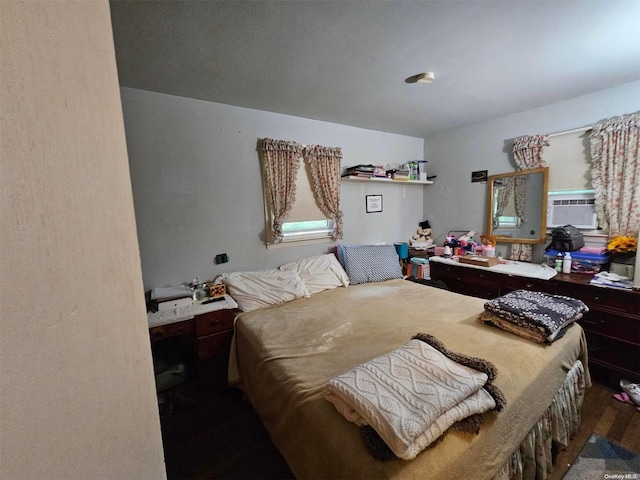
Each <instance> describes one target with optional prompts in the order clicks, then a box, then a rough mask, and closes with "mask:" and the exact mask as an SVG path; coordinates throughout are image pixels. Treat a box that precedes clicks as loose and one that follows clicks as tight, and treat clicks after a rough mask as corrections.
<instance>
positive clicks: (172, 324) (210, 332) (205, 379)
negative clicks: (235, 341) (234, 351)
mask: <svg viewBox="0 0 640 480" xmlns="http://www.w3.org/2000/svg"><path fill="white" fill-rule="evenodd" d="M237 313H238V304H237V303H236V302H235V301H234V300H233V299H232V298H231V297H230V296H228V295H226V296H225V299H224V300H222V301H220V302H214V303H210V304H206V305H202V304H198V303H194V304H192V305H189V306H186V307H179V308H176V309H174V310H171V311H165V312H153V313H148V314H147V321H148V324H149V337H150V339H151V348H152V351H153V353H154V355H156V354H157V353H158V352H160V351H161V350H165V351H166V350H167V348H166V346H165V345H166V344H168V347H169V349H170V350H173V351H174V352H175V353H180V354H181V355H182V357H183V358H184V361H185V363H186V364H187V368H188V369H189V370H191V372H192V374H191V377H190V378H191V379H192V380H197V382H198V385H199V386H200V387H201V388H203V389H207V390H223V389H225V388H226V387H227V384H228V383H227V370H228V367H229V352H230V350H231V339H232V338H233V321H234V318H235V316H236V314H237ZM162 347H164V348H162Z"/></svg>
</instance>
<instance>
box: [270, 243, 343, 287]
mask: <svg viewBox="0 0 640 480" xmlns="http://www.w3.org/2000/svg"><path fill="white" fill-rule="evenodd" d="M280 270H293V271H296V272H298V274H299V275H300V278H302V281H303V282H304V284H305V285H306V286H307V288H308V289H309V293H311V295H313V294H314V293H318V292H322V291H323V290H328V289H330V288H336V287H346V286H348V285H349V276H348V275H347V272H345V271H344V268H342V265H340V262H339V261H338V259H337V258H336V256H335V255H334V254H333V253H327V254H325V255H316V256H315V257H307V258H303V259H301V260H297V261H295V262H290V263H285V264H284V265H281V266H280Z"/></svg>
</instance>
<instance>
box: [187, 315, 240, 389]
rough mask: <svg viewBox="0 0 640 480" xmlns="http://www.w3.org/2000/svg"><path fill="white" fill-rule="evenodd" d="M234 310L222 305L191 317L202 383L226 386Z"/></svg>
mask: <svg viewBox="0 0 640 480" xmlns="http://www.w3.org/2000/svg"><path fill="white" fill-rule="evenodd" d="M236 313H237V311H236V310H235V309H234V310H230V309H225V310H217V311H214V312H208V313H203V314H201V315H196V316H195V318H194V322H195V335H196V349H197V353H198V379H199V382H200V385H201V386H202V387H205V388H214V389H224V388H226V387H227V370H228V368H229V351H230V350H231V339H232V338H233V319H234V318H235V316H236Z"/></svg>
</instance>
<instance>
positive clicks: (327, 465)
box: [230, 280, 588, 479]
mask: <svg viewBox="0 0 640 480" xmlns="http://www.w3.org/2000/svg"><path fill="white" fill-rule="evenodd" d="M483 305H484V300H482V299H478V298H473V297H467V296H462V295H458V294H455V293H451V292H447V291H443V290H438V289H435V288H432V287H428V286H424V285H419V284H415V283H411V282H408V281H406V280H389V281H387V282H381V283H375V284H363V285H356V286H350V287H347V288H337V289H334V290H328V291H325V292H321V293H318V294H315V295H314V296H312V297H311V298H303V299H299V300H295V301H293V302H288V303H286V304H283V305H280V306H277V307H271V308H265V309H260V310H256V311H253V312H249V313H244V314H241V315H240V316H239V317H238V319H237V321H236V334H235V338H234V347H233V350H234V353H233V354H232V359H231V360H232V362H231V367H230V379H231V380H232V381H234V382H239V383H238V385H240V386H241V387H242V388H243V389H244V390H245V392H246V393H247V396H248V397H249V400H250V401H251V403H252V404H253V405H254V407H255V408H256V410H257V412H258V414H259V415H260V417H261V418H262V421H263V422H264V424H265V426H266V427H267V429H268V430H269V433H270V435H271V437H272V439H273V441H274V443H275V444H276V445H277V447H278V448H279V449H280V451H281V452H282V454H283V455H284V457H285V458H286V460H287V462H288V463H289V466H290V467H291V470H292V471H293V473H294V474H295V475H296V477H297V478H300V479H303V478H323V479H327V478H367V479H370V478H399V479H400V478H401V479H408V478H416V479H430V478H433V479H436V478H438V479H440V478H473V479H482V478H486V479H489V478H492V477H493V476H494V475H495V474H496V472H497V471H498V470H499V469H500V467H501V466H502V465H503V464H504V463H505V462H506V461H507V459H508V457H509V455H510V454H511V452H512V451H513V450H514V449H515V447H516V446H517V445H519V444H520V442H521V441H522V439H523V438H524V436H525V435H526V433H527V432H528V431H529V430H530V429H531V427H532V425H533V424H534V423H535V422H536V421H537V420H538V419H539V418H540V416H541V415H542V414H543V412H544V410H545V409H546V408H547V407H548V406H549V404H550V402H551V399H552V398H553V396H554V395H555V393H556V392H557V391H558V389H559V387H560V386H561V385H562V382H563V380H564V377H565V375H566V373H567V371H568V370H569V368H570V367H571V365H572V364H573V363H574V362H575V360H576V359H581V360H582V362H583V364H584V365H585V366H586V365H587V361H586V343H585V339H584V333H583V331H582V329H581V328H580V326H579V325H577V324H576V325H573V326H572V327H571V328H569V329H568V331H567V333H566V335H564V337H563V338H561V339H559V340H558V341H556V342H554V343H552V344H549V345H547V344H544V345H541V344H536V343H533V342H530V341H528V340H526V339H523V338H520V337H517V336H515V335H513V334H511V333H508V332H505V331H502V330H500V329H498V328H496V327H492V326H489V325H484V324H481V323H479V322H478V321H477V320H476V319H477V317H478V314H479V313H481V312H482V311H483ZM416 332H424V333H428V334H431V335H433V336H435V337H436V338H438V339H439V340H440V341H441V342H443V343H444V344H445V345H447V347H448V348H449V349H451V350H454V351H457V352H460V353H464V354H465V355H470V356H475V357H480V358H484V359H486V360H488V361H490V362H492V363H493V364H494V365H495V367H496V369H497V371H498V375H497V377H496V379H495V381H494V383H495V385H496V386H497V387H498V388H499V389H500V390H501V391H502V392H503V393H504V396H505V397H506V403H507V406H506V408H505V409H504V410H503V411H502V412H501V413H500V415H497V416H496V415H493V414H489V413H487V414H484V415H485V425H484V427H483V428H482V430H481V431H480V433H479V434H478V435H472V434H468V433H463V432H451V433H450V434H448V435H447V436H446V437H445V439H444V440H443V441H442V442H441V443H440V444H439V445H437V446H435V447H434V448H431V449H427V450H425V451H423V452H421V453H420V454H419V455H418V456H417V457H416V458H415V459H413V460H410V461H406V460H393V461H390V462H381V461H378V460H375V459H374V458H373V457H371V455H370V454H369V453H368V452H367V450H366V448H365V446H364V443H363V442H362V440H361V438H360V432H359V429H358V427H357V426H356V425H355V424H353V423H351V422H349V421H347V420H346V419H345V418H344V417H343V416H342V415H340V414H339V413H338V412H337V411H336V409H335V408H334V406H333V405H332V404H331V403H330V402H328V401H327V400H326V399H325V398H324V397H323V389H324V385H325V383H326V382H327V380H329V379H330V378H333V377H335V376H337V375H340V374H342V373H344V372H346V371H348V370H350V369H352V368H354V367H355V366H357V365H360V364H361V363H364V362H366V361H368V360H370V359H372V358H374V357H377V356H380V355H383V354H385V353H388V352H390V351H392V350H394V349H397V348H399V347H401V346H402V345H404V344H405V343H406V342H407V341H408V340H409V339H411V338H412V336H413V335H415V333H416ZM587 375H588V374H587ZM587 381H588V376H587Z"/></svg>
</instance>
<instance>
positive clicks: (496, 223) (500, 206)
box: [493, 177, 513, 228]
mask: <svg viewBox="0 0 640 480" xmlns="http://www.w3.org/2000/svg"><path fill="white" fill-rule="evenodd" d="M501 182H502V186H501V187H500V188H498V198H497V199H496V213H495V215H494V216H493V228H499V227H500V220H499V219H500V217H501V216H502V213H503V212H504V209H505V208H507V205H508V204H509V198H511V192H513V177H505V178H503V179H501Z"/></svg>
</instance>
